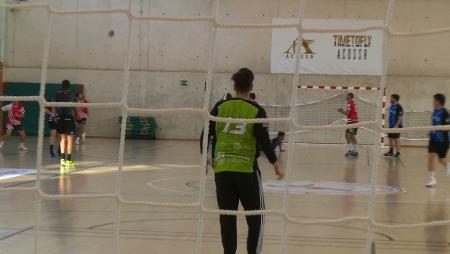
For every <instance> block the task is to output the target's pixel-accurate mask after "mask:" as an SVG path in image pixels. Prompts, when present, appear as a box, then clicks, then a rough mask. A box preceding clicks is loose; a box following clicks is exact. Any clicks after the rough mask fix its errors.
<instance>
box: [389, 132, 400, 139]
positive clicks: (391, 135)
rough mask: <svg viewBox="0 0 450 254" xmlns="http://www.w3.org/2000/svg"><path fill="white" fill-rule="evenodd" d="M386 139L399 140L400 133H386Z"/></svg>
mask: <svg viewBox="0 0 450 254" xmlns="http://www.w3.org/2000/svg"><path fill="white" fill-rule="evenodd" d="M388 138H391V139H399V138H400V133H388Z"/></svg>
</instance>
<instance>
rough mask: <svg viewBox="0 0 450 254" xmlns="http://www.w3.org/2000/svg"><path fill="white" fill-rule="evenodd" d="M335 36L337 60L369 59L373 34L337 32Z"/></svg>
mask: <svg viewBox="0 0 450 254" xmlns="http://www.w3.org/2000/svg"><path fill="white" fill-rule="evenodd" d="M333 38H334V47H335V48H336V49H337V54H336V59H337V60H358V61H360V60H367V52H368V50H369V49H370V47H371V46H372V35H355V34H335V35H333Z"/></svg>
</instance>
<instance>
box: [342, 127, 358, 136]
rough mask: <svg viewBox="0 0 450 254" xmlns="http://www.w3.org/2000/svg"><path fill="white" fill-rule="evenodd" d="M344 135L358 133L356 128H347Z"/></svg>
mask: <svg viewBox="0 0 450 254" xmlns="http://www.w3.org/2000/svg"><path fill="white" fill-rule="evenodd" d="M345 133H350V134H353V135H356V134H357V133H358V128H349V129H346V130H345Z"/></svg>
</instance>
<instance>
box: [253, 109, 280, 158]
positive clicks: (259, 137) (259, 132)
mask: <svg viewBox="0 0 450 254" xmlns="http://www.w3.org/2000/svg"><path fill="white" fill-rule="evenodd" d="M258 109H259V111H258V116H257V118H267V115H266V111H265V110H264V109H263V108H262V107H258ZM267 126H268V124H267V123H257V124H255V125H254V133H255V137H256V141H257V143H258V145H259V146H260V148H261V150H262V151H263V152H264V154H265V155H266V157H267V159H268V160H269V161H270V163H272V164H273V163H275V162H277V156H276V155H275V151H274V150H273V148H272V143H271V142H270V137H269V131H268V127H267Z"/></svg>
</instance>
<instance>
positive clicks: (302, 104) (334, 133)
mask: <svg viewBox="0 0 450 254" xmlns="http://www.w3.org/2000/svg"><path fill="white" fill-rule="evenodd" d="M297 92H298V93H297V102H298V103H297V105H296V106H295V109H294V110H295V118H294V120H295V122H296V123H297V124H298V125H301V126H333V125H345V124H347V118H346V116H345V115H343V114H341V113H339V112H338V111H337V110H338V109H339V108H342V109H345V108H346V106H347V101H346V96H347V94H348V93H353V95H354V101H355V103H356V105H357V110H358V118H359V122H368V121H375V120H376V117H377V113H378V112H379V111H378V110H377V99H378V96H379V94H378V93H379V92H380V89H378V88H377V87H340V86H299V88H298V90H297ZM263 107H264V108H265V110H266V112H267V116H268V117H269V118H283V117H289V115H290V106H289V105H264V106H263ZM269 130H270V133H271V135H276V134H277V133H278V132H279V131H283V132H286V133H287V134H289V133H288V131H289V125H287V124H284V123H273V124H271V125H270V127H269ZM294 133H295V139H294V140H295V141H294V142H296V143H311V144H343V143H345V132H344V131H343V130H317V131H306V130H297V131H295V132H294ZM373 134H374V130H372V129H370V128H368V127H361V128H359V130H358V142H359V143H360V144H366V145H367V144H373V142H374V139H373Z"/></svg>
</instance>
